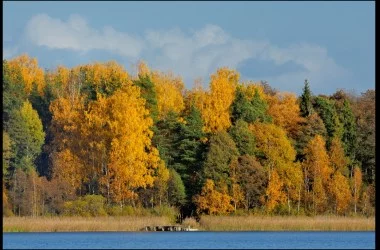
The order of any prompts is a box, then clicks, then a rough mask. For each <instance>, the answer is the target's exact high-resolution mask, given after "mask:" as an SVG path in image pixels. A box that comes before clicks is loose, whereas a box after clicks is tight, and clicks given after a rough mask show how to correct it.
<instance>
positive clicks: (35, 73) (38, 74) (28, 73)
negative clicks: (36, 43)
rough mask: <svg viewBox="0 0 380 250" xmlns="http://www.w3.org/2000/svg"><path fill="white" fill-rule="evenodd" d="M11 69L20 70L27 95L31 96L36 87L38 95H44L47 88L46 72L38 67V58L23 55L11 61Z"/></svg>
mask: <svg viewBox="0 0 380 250" xmlns="http://www.w3.org/2000/svg"><path fill="white" fill-rule="evenodd" d="M9 67H10V68H12V67H14V68H18V69H19V70H20V72H21V75H22V79H23V80H24V83H25V92H26V93H27V94H30V93H31V91H32V90H33V86H34V85H36V86H37V91H38V93H39V94H40V95H43V93H44V87H45V79H44V71H43V70H42V69H41V68H40V67H38V61H37V59H36V58H30V57H29V56H28V55H27V54H23V55H21V56H18V57H16V58H13V59H12V60H10V61H9ZM14 82H15V81H14Z"/></svg>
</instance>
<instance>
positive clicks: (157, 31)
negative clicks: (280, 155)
mask: <svg viewBox="0 0 380 250" xmlns="http://www.w3.org/2000/svg"><path fill="white" fill-rule="evenodd" d="M23 53H27V54H28V55H29V56H31V57H36V58H37V59H38V62H39V65H40V66H41V67H43V68H46V69H54V68H55V67H56V66H58V65H65V66H67V67H73V66H76V65H79V64H85V63H92V62H95V61H98V62H106V61H109V60H115V61H117V62H118V63H120V64H122V65H123V66H124V67H125V68H126V70H127V71H128V72H130V73H133V74H134V73H135V71H136V64H137V63H138V61H139V60H144V61H145V62H146V63H147V64H148V65H149V67H150V68H152V69H157V70H162V71H172V72H173V73H174V74H176V75H180V76H182V77H183V79H184V82H185V85H186V87H187V88H189V89H190V88H191V87H192V86H193V84H194V80H196V79H199V78H200V79H202V84H203V85H204V86H205V87H207V86H208V84H209V80H210V75H211V74H213V73H214V72H216V70H217V69H218V68H220V67H224V66H227V67H230V68H232V69H236V70H237V71H238V72H239V73H240V79H241V80H242V81H248V80H252V81H255V82H256V81H261V80H264V81H267V82H268V83H269V84H270V85H271V86H272V87H273V88H275V89H277V90H279V91H290V92H294V93H296V94H300V93H301V92H302V88H303V85H304V80H305V79H308V81H309V83H310V87H311V90H312V92H313V94H332V93H334V92H335V91H336V90H338V89H344V90H347V91H354V92H356V93H358V94H360V93H361V92H365V91H366V90H367V89H374V88H375V2H374V1H373V2H371V1H367V2H365V1H363V2H362V1H357V2H354V1H347V2H329V1H325V2H316V1H312V2H301V1H300V2H298V1H294V2H272V1H268V2H264V1H263V2H254V1H252V2H249V1H248V2H247V1H243V2H236V1H231V2H223V1H221V2H217V1H215V2H188V1H186V2H148V1H147V2H119V1H116V2H112V1H107V2H106V1H104V2H99V1H95V2H74V1H68V2H55V1H54V2H3V59H11V58H14V57H16V56H18V55H20V54H23Z"/></svg>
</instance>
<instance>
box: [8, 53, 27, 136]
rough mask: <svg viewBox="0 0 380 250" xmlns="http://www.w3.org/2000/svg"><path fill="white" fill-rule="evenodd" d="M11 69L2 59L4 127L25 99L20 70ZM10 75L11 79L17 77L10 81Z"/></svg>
mask: <svg viewBox="0 0 380 250" xmlns="http://www.w3.org/2000/svg"><path fill="white" fill-rule="evenodd" d="M13 71H14V70H13ZM13 71H11V70H10V68H9V66H8V63H7V61H6V60H3V126H4V128H5V129H7V128H8V127H9V126H8V122H9V120H10V119H11V116H12V113H13V112H14V111H16V110H18V109H20V108H21V106H22V103H23V102H24V101H26V99H27V95H26V93H25V90H24V88H25V85H24V82H23V79H22V76H21V72H13ZM11 75H12V76H13V79H17V80H16V81H17V82H12V81H11V77H10V76H11ZM15 76H16V77H15Z"/></svg>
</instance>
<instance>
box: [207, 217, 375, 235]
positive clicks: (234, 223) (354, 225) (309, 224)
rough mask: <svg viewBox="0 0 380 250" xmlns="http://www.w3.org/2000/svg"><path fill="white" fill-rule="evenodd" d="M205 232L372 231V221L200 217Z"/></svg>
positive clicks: (348, 218) (345, 218)
mask: <svg viewBox="0 0 380 250" xmlns="http://www.w3.org/2000/svg"><path fill="white" fill-rule="evenodd" d="M200 226H201V228H202V229H204V230H207V231H374V230H375V217H369V218H367V217H339V216H315V217H306V216H297V217H296V216H284V217H282V216H273V217H271V216H202V218H201V220H200Z"/></svg>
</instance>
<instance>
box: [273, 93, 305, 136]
mask: <svg viewBox="0 0 380 250" xmlns="http://www.w3.org/2000/svg"><path fill="white" fill-rule="evenodd" d="M267 100H268V104H269V109H268V114H269V115H270V116H272V117H273V122H274V124H276V125H277V126H280V127H281V128H283V129H285V130H286V132H287V134H288V135H291V134H294V133H295V132H296V131H297V130H298V129H299V124H300V123H301V122H302V121H303V120H304V118H302V117H301V116H300V108H299V105H298V103H297V97H296V96H295V95H294V94H292V93H276V95H275V96H267Z"/></svg>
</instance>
